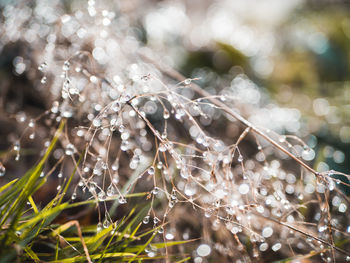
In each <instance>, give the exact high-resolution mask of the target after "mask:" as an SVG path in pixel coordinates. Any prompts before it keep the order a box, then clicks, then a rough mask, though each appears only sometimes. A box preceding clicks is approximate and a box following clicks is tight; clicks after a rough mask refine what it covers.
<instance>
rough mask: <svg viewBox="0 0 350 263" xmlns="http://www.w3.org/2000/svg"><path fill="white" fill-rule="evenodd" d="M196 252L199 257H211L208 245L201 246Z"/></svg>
mask: <svg viewBox="0 0 350 263" xmlns="http://www.w3.org/2000/svg"><path fill="white" fill-rule="evenodd" d="M196 251H197V254H198V256H200V257H207V256H209V255H210V252H211V248H210V246H209V245H207V244H201V245H199V246H198V248H197V250H196Z"/></svg>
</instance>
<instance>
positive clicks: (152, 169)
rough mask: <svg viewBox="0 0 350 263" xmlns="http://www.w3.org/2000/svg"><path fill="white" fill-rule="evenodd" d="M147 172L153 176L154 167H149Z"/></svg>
mask: <svg viewBox="0 0 350 263" xmlns="http://www.w3.org/2000/svg"><path fill="white" fill-rule="evenodd" d="M147 172H148V174H150V175H153V174H154V172H155V170H154V167H153V166H151V167H150V168H148V170H147Z"/></svg>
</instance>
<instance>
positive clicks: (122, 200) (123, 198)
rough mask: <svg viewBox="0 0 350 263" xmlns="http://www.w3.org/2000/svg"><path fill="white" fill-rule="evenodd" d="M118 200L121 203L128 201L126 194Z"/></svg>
mask: <svg viewBox="0 0 350 263" xmlns="http://www.w3.org/2000/svg"><path fill="white" fill-rule="evenodd" d="M118 202H119V204H121V205H122V204H126V203H127V201H126V198H125V197H124V196H120V197H119V199H118Z"/></svg>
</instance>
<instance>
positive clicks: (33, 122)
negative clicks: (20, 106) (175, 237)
mask: <svg viewBox="0 0 350 263" xmlns="http://www.w3.org/2000/svg"><path fill="white" fill-rule="evenodd" d="M28 126H29V127H30V128H34V127H35V121H34V120H33V119H31V120H30V121H29V123H28Z"/></svg>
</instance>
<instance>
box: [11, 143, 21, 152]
mask: <svg viewBox="0 0 350 263" xmlns="http://www.w3.org/2000/svg"><path fill="white" fill-rule="evenodd" d="M20 149H21V145H20V143H19V141H17V142H15V144H14V145H13V150H14V151H16V152H18V151H19V150H20Z"/></svg>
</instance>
